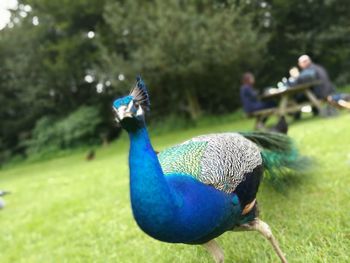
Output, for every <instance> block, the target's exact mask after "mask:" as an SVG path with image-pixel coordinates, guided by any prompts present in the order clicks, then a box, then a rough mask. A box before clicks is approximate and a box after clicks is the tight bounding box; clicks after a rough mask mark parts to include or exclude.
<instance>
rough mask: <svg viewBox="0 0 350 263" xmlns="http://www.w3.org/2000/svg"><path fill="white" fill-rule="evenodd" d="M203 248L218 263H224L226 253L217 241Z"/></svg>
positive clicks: (206, 244)
mask: <svg viewBox="0 0 350 263" xmlns="http://www.w3.org/2000/svg"><path fill="white" fill-rule="evenodd" d="M203 246H204V247H205V248H206V249H207V250H208V251H209V253H210V254H211V255H212V256H213V258H214V260H215V262H216V263H223V262H224V252H223V251H222V249H221V247H220V246H219V244H218V243H217V242H216V241H215V239H212V240H210V241H209V242H207V243H205V244H203Z"/></svg>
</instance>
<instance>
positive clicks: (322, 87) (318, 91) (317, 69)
mask: <svg viewBox="0 0 350 263" xmlns="http://www.w3.org/2000/svg"><path fill="white" fill-rule="evenodd" d="M314 80H319V81H320V82H321V83H320V84H318V85H316V86H314V87H313V88H312V91H313V93H314V94H315V95H316V97H317V98H318V99H325V98H327V96H328V95H330V94H332V93H334V92H335V87H334V85H333V84H332V82H331V81H330V79H329V77H328V73H327V71H326V70H325V69H324V68H323V67H322V66H320V65H317V64H314V63H312V64H311V65H310V66H309V67H308V68H306V69H304V70H303V71H302V72H301V73H300V76H299V77H298V83H306V82H310V81H314Z"/></svg>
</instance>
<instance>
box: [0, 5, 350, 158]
mask: <svg viewBox="0 0 350 263" xmlns="http://www.w3.org/2000/svg"><path fill="white" fill-rule="evenodd" d="M349 14H350V5H349V3H348V1H347V0H307V1H298V0H288V1H287V0H270V1H268V0H266V1H265V0H232V1H230V0H227V1H222V0H216V1H214V0H211V1H209V0H205V1H195V0H193V1H181V0H169V1H162V0H153V1H141V0H140V1H135V0H123V1H114V0H113V1H112V0H75V1H68V0H17V1H16V0H1V2H0V17H1V18H0V28H1V31H0V61H1V63H0V116H1V130H0V163H4V162H6V161H8V160H14V159H22V158H26V157H28V156H31V155H35V154H43V153H49V152H55V151H57V150H64V149H71V148H75V147H80V146H82V145H86V144H89V145H92V144H102V143H105V144H106V143H108V142H109V141H111V140H112V139H114V138H116V137H117V136H118V134H119V129H118V128H116V127H115V125H114V121H113V116H112V114H111V102H112V101H113V99H114V98H116V97H118V96H120V95H122V94H125V93H127V92H128V91H129V90H130V88H131V86H132V85H133V83H134V80H135V76H136V75H137V74H139V73H141V74H142V75H143V77H144V78H145V80H146V83H147V85H148V86H149V89H150V93H151V97H152V98H151V100H152V113H151V114H152V118H150V119H151V121H152V122H153V123H162V124H163V125H164V120H168V122H171V123H173V125H175V126H177V127H178V126H183V125H189V124H191V123H195V122H196V120H198V119H200V118H201V117H202V116H204V115H205V116H207V115H216V116H217V115H219V114H226V113H229V112H232V111H234V110H236V109H238V108H240V106H241V105H240V101H239V87H240V79H241V75H242V73H243V72H245V71H251V72H253V73H254V74H255V76H256V80H257V87H264V86H271V85H275V83H277V81H278V80H280V79H281V78H282V77H283V76H285V75H286V74H287V72H288V70H289V68H290V67H291V66H293V65H296V63H297V58H298V56H299V55H301V54H303V53H307V54H308V55H310V56H311V57H312V58H313V60H314V61H315V62H317V63H320V64H322V65H323V66H325V67H326V68H327V70H328V72H329V74H330V77H331V79H332V81H333V82H334V83H335V84H336V85H337V86H338V87H342V86H344V85H346V84H347V83H349V82H350V49H349V44H350V27H349V25H350V16H349ZM169 120H171V121H169ZM174 123H175V124H174Z"/></svg>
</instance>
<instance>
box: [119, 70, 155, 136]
mask: <svg viewBox="0 0 350 263" xmlns="http://www.w3.org/2000/svg"><path fill="white" fill-rule="evenodd" d="M149 107H150V101H149V95H148V92H147V88H146V85H145V83H144V81H143V80H142V78H141V77H140V76H138V77H137V78H136V85H135V87H134V88H133V89H132V90H131V92H130V94H129V95H128V96H125V97H122V98H119V99H116V100H115V101H114V102H113V109H114V111H115V114H116V115H115V116H116V118H115V120H116V121H117V123H120V124H121V126H122V127H123V128H124V129H126V130H127V131H134V130H137V129H138V128H140V127H143V126H144V124H145V112H146V111H149Z"/></svg>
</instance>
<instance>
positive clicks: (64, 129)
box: [25, 106, 101, 154]
mask: <svg viewBox="0 0 350 263" xmlns="http://www.w3.org/2000/svg"><path fill="white" fill-rule="evenodd" d="M99 124H101V117H100V114H99V111H98V110H97V109H95V108H93V107H86V106H83V107H80V108H79V109H78V110H76V111H74V112H72V113H71V114H70V115H69V116H67V117H66V118H64V119H62V120H53V119H50V118H48V117H43V118H42V119H40V120H39V121H38V122H37V123H36V125H35V128H34V129H33V132H32V137H31V139H29V140H28V141H26V142H25V143H26V144H27V146H28V150H27V151H28V153H29V154H32V153H39V152H41V153H42V152H52V151H57V150H60V149H67V148H71V147H74V146H77V145H84V144H89V143H90V144H91V142H92V141H91V137H92V135H94V134H96V133H97V132H98V125H99ZM89 139H90V141H89Z"/></svg>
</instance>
